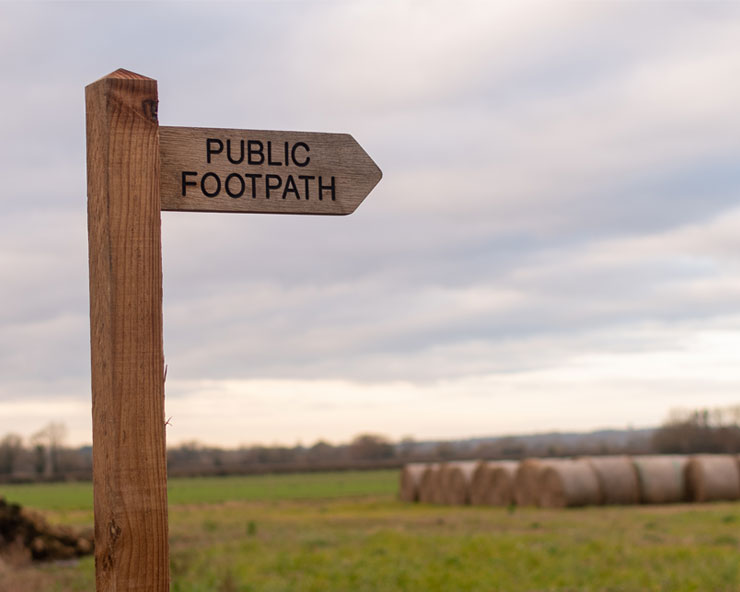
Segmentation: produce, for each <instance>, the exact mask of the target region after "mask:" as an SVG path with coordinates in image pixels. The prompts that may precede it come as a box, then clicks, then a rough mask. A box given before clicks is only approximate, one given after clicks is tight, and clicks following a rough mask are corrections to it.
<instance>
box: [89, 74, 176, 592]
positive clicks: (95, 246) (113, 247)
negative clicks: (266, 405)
mask: <svg viewBox="0 0 740 592" xmlns="http://www.w3.org/2000/svg"><path fill="white" fill-rule="evenodd" d="M85 99H86V107H87V166H88V169H87V175H88V239H89V257H90V334H91V357H92V408H93V409H92V412H93V485H94V495H95V573H96V575H95V580H96V589H97V591H98V592H114V591H123V590H126V591H130V590H141V591H144V590H146V591H156V592H160V591H167V590H169V557H168V542H167V465H166V455H165V428H164V360H163V349H162V254H161V252H162V247H161V238H160V235H161V223H160V198H159V176H160V170H159V169H160V166H159V133H158V123H157V82H156V80H152V79H150V78H146V77H144V76H140V75H138V74H134V73H132V72H127V71H126V70H118V71H116V72H113V73H112V74H109V75H108V76H106V77H104V78H102V79H100V80H98V81H97V82H94V83H92V84H90V85H89V86H88V87H87V88H86V89H85Z"/></svg>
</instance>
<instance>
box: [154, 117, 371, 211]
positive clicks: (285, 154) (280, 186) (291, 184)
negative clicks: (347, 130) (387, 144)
mask: <svg viewBox="0 0 740 592" xmlns="http://www.w3.org/2000/svg"><path fill="white" fill-rule="evenodd" d="M159 146H160V148H159V152H160V162H161V175H160V180H161V184H160V198H161V203H162V209H163V210H171V211H172V210H177V211H190V212H251V213H266V214H324V215H346V214H351V213H352V212H354V211H355V210H356V209H357V206H359V205H360V203H362V200H363V199H365V197H366V196H367V194H368V193H370V191H371V190H372V189H373V187H375V185H376V184H377V183H378V181H380V178H381V176H382V173H381V171H380V169H379V168H378V166H377V165H376V164H375V163H374V162H373V161H372V159H371V158H370V157H369V156H368V155H367V153H366V152H365V151H364V150H363V149H362V147H361V146H360V145H359V144H358V143H357V142H356V141H355V139H354V138H353V137H352V136H350V135H349V134H324V133H314V132H283V131H253V130H234V129H215V128H197V127H160V128H159Z"/></svg>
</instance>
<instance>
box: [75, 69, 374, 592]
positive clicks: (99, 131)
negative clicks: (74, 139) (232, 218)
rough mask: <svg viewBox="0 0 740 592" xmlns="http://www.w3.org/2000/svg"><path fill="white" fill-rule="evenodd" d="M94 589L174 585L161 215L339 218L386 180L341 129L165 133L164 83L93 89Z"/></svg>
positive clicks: (126, 79)
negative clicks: (160, 90)
mask: <svg viewBox="0 0 740 592" xmlns="http://www.w3.org/2000/svg"><path fill="white" fill-rule="evenodd" d="M85 102H86V121H87V184H88V185H87V196H88V200H87V208H88V246H89V265H90V342H91V363H92V364H91V375H92V416H93V490H94V509H95V585H96V590H97V591H98V592H119V591H121V590H127V591H141V592H143V591H146V592H164V591H168V590H169V580H170V576H169V548H168V542H167V536H168V524H167V459H166V449H165V419H164V354H163V338H162V241H161V214H160V212H161V211H162V210H174V211H195V212H248V213H249V212H252V213H273V214H314V215H315V214H318V215H344V214H350V213H352V212H353V211H354V210H355V209H356V208H357V206H359V204H360V203H361V202H362V201H363V199H365V197H366V196H367V194H368V193H369V192H370V191H371V190H372V189H373V187H375V185H376V184H377V183H378V181H380V178H381V172H380V169H378V167H377V166H376V165H375V163H374V162H373V161H372V159H371V158H370V157H369V156H368V155H367V154H366V153H365V151H364V150H362V148H361V147H360V146H359V144H357V142H355V140H354V139H353V138H352V137H351V136H349V135H347V134H324V133H309V132H279V131H251V130H232V129H213V128H187V127H183V128H180V127H161V128H160V127H159V124H158V120H157V106H158V95H157V82H156V80H153V79H151V78H147V77H145V76H141V75H139V74H134V73H133V72H129V71H127V70H117V71H116V72H113V73H112V74H109V75H108V76H105V77H104V78H101V79H100V80H98V81H96V82H94V83H92V84H90V85H89V86H87V87H86V89H85Z"/></svg>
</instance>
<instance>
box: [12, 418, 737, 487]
mask: <svg viewBox="0 0 740 592" xmlns="http://www.w3.org/2000/svg"><path fill="white" fill-rule="evenodd" d="M65 437H66V429H65V427H64V425H63V424H59V423H51V424H49V425H47V426H46V427H45V428H43V429H42V430H40V431H39V432H37V433H36V434H34V435H33V436H32V437H31V438H29V439H28V440H24V439H23V438H21V437H20V436H18V435H15V434H8V435H6V436H5V437H4V438H2V439H1V440H0V482H3V481H4V482H8V481H37V480H39V481H40V480H89V479H91V477H92V449H91V447H89V446H85V447H80V448H71V447H67V446H65V444H64V440H65ZM713 452H714V453H740V405H737V406H734V407H724V408H715V409H699V410H692V411H673V412H672V413H671V414H670V416H669V417H668V419H667V420H666V421H665V422H664V424H663V425H662V426H661V427H660V428H658V429H656V430H647V431H646V430H637V431H634V432H629V431H627V432H595V433H591V434H558V433H553V434H541V435H534V436H519V437H503V438H489V439H476V440H461V441H443V442H417V441H415V440H414V439H413V438H404V439H403V440H401V441H400V442H392V441H391V440H389V439H388V438H386V437H384V436H381V435H377V434H361V435H358V436H356V437H355V438H353V439H352V440H351V441H350V442H347V443H342V444H331V443H329V442H326V441H323V440H320V441H318V442H316V443H315V444H313V445H311V446H303V445H300V444H297V445H295V446H262V445H254V446H243V447H240V448H236V449H225V448H220V447H216V446H207V445H204V444H201V443H199V442H195V441H194V442H188V443H184V444H181V445H179V446H175V447H170V448H169V449H168V450H167V467H168V471H169V474H170V475H172V476H195V475H229V474H253V473H267V472H297V471H323V470H349V469H372V468H383V467H385V468H395V467H400V466H402V465H404V464H406V463H409V462H443V461H453V460H462V459H469V458H477V459H482V460H502V459H512V460H521V459H524V458H531V457H572V456H600V455H615V454H628V455H638V454H651V453H679V454H692V453H713Z"/></svg>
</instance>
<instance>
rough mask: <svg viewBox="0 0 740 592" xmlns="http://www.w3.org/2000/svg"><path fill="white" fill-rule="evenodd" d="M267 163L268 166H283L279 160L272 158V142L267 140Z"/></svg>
mask: <svg viewBox="0 0 740 592" xmlns="http://www.w3.org/2000/svg"><path fill="white" fill-rule="evenodd" d="M267 164H268V165H269V166H283V163H282V162H280V161H279V160H272V142H270V141H269V140H268V142H267Z"/></svg>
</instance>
